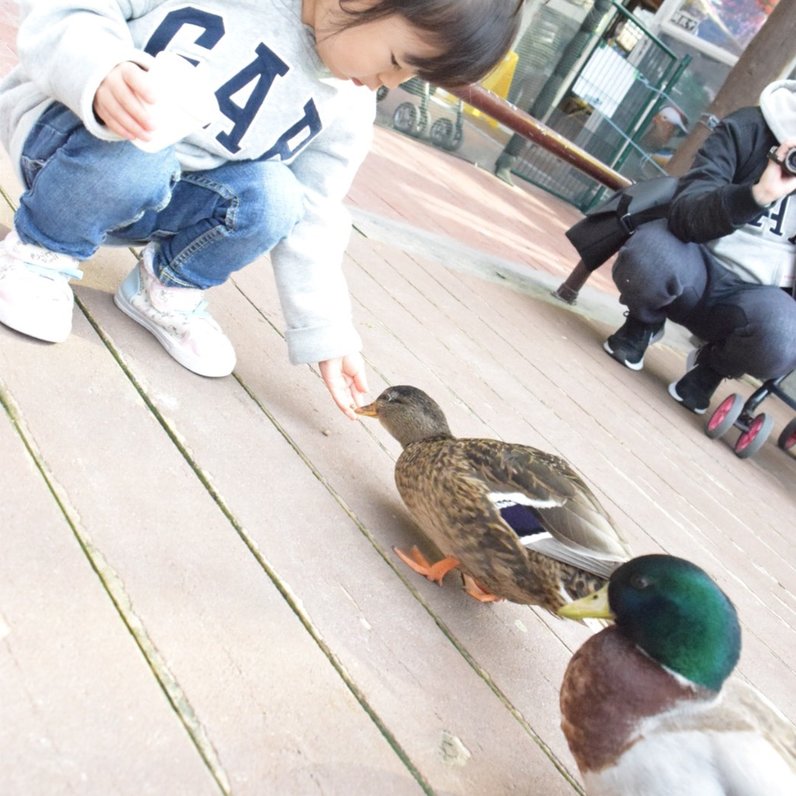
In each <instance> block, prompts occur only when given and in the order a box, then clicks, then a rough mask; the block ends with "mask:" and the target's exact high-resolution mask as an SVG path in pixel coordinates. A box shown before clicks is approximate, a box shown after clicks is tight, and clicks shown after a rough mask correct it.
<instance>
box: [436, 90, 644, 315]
mask: <svg viewBox="0 0 796 796" xmlns="http://www.w3.org/2000/svg"><path fill="white" fill-rule="evenodd" d="M448 91H449V92H450V93H451V94H455V95H456V96H457V97H459V98H460V99H462V100H463V101H464V102H466V103H467V104H468V105H472V106H473V107H474V108H476V109H477V110H479V111H481V112H482V113H485V114H487V115H488V116H491V117H492V118H493V119H496V120H497V121H499V122H500V123H501V124H504V125H505V126H506V127H508V128H509V129H510V130H513V131H514V132H515V133H519V134H520V135H522V136H524V137H525V138H527V139H528V140H529V141H532V142H533V143H535V144H538V145H539V146H541V147H542V148H543V149H546V150H547V151H548V152H550V153H552V154H553V155H555V156H556V157H559V158H561V160H565V161H566V162H567V163H569V164H570V165H571V166H574V167H575V168H576V169H579V170H580V171H582V172H583V173H584V174H587V175H588V176H589V177H591V178H592V179H595V180H597V182H599V183H602V184H603V185H605V186H606V187H608V188H612V189H613V190H615V191H618V190H619V189H620V188H627V186H628V185H632V184H633V181H632V180H630V179H628V178H627V177H625V176H624V175H623V174H620V173H619V172H618V171H614V170H613V169H612V168H611V167H610V166H606V165H605V163H603V162H602V161H601V160H598V159H597V158H595V157H594V156H593V155H590V154H589V153H588V152H586V151H585V150H584V149H581V148H580V147H579V146H576V145H575V144H573V143H572V141H570V140H568V139H567V138H564V136H562V135H560V134H559V133H557V132H556V131H555V130H553V129H551V128H550V127H548V126H547V125H546V124H544V123H543V122H540V121H538V120H537V119H534V118H533V116H530V115H529V114H527V113H525V111H521V110H520V109H519V108H518V107H517V106H516V105H512V104H511V103H510V102H508V101H507V100H504V99H503V98H502V97H499V96H498V95H497V94H494V93H493V92H491V91H488V90H487V89H485V88H483V87H482V86H477V85H469V86H464V87H462V88H458V89H448ZM590 274H591V271H589V269H588V268H586V266H585V265H584V264H583V261H579V262H578V263H577V265H576V266H575V267H574V268H573V269H572V272H571V273H570V275H569V276H568V277H567V279H566V280H565V281H564V282H562V283H561V284H560V285H559V286H558V289H557V290H554V291H553V295H554V296H556V298H559V299H561V300H562V301H565V302H566V303H567V304H574V303H575V301H576V300H577V298H578V292H579V291H580V289H581V288H582V287H583V285H584V284H585V283H586V280H587V279H588V278H589V276H590Z"/></svg>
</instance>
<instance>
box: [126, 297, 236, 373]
mask: <svg viewBox="0 0 796 796" xmlns="http://www.w3.org/2000/svg"><path fill="white" fill-rule="evenodd" d="M113 303H114V304H116V306H117V307H118V308H119V309H120V310H121V311H122V312H123V313H124V314H125V315H126V316H127V317H128V318H131V319H132V320H134V321H135V322H136V323H137V324H138V325H139V326H143V327H144V329H146V330H147V331H148V332H149V333H150V334H152V335H153V336H154V338H155V339H156V340H157V341H158V342H159V343H160V344H161V345H162V346H163V348H164V349H165V350H166V353H168V355H169V356H170V357H171V358H172V359H174V360H175V361H176V362H179V363H180V365H182V366H183V367H184V368H186V369H187V370H190V371H191V373H196V374H197V375H198V376H207V377H208V378H211V379H219V378H222V377H224V376H229V374H230V373H232V371H233V369H234V367H235V365H234V363H233V365H232V367H231V368H224V369H222V370H212V369H210V368H208V367H207V363H206V362H203V361H201V360H198V359H196V358H195V357H192V356H189V355H188V354H186V353H185V351H182V350H181V349H179V348H177V347H176V346H174V344H173V343H172V341H171V338H169V337H168V335H166V334H164V333H163V330H162V329H161V328H160V327H159V326H157V325H156V324H154V323H152V321H150V320H149V318H147V317H146V316H145V315H141V313H139V312H138V310H137V309H136V308H135V307H134V306H133V305H132V304H131V303H130V302H129V301H128V300H127V297H126V296H125V295H124V293H123V292H122V289H121V288H119V290H117V291H116V293H115V294H114V296H113Z"/></svg>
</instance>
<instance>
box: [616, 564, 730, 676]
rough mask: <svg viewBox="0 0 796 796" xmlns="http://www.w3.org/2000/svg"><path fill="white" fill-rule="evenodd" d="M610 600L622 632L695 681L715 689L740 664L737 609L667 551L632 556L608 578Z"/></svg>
mask: <svg viewBox="0 0 796 796" xmlns="http://www.w3.org/2000/svg"><path fill="white" fill-rule="evenodd" d="M608 602H609V605H610V607H611V612H612V613H613V615H614V617H615V620H616V625H617V627H618V628H619V630H620V631H621V632H622V633H623V634H624V635H626V636H627V637H628V638H629V639H630V640H631V641H633V642H635V643H636V644H637V645H638V646H639V647H640V648H641V649H643V650H644V651H645V652H646V653H647V654H648V655H649V656H650V657H651V658H654V659H655V660H657V661H658V662H659V663H662V664H663V665H664V666H666V667H667V668H669V669H671V670H672V671H675V672H677V673H678V674H680V675H682V676H683V677H686V678H687V679H688V680H691V681H692V682H694V683H697V684H699V685H702V686H705V687H706V688H710V689H711V690H713V691H718V690H719V689H720V688H721V685H722V683H723V682H724V680H726V679H727V677H728V676H729V675H730V673H731V672H732V670H733V669H734V668H735V665H736V664H737V662H738V657H739V656H740V653H741V627H740V624H739V622H738V615H737V613H736V611H735V607H734V606H733V604H732V603H731V602H730V600H729V598H728V597H727V595H726V594H725V593H724V592H723V591H722V590H721V589H720V588H719V587H718V586H717V585H716V583H715V582H714V581H713V580H712V579H711V578H710V577H709V576H708V574H707V573H706V572H705V571H704V570H702V569H700V568H699V567H698V566H696V565H695V564H692V563H691V562H690V561H686V560H684V559H682V558H676V557H674V556H667V555H648V556H640V557H638V558H634V559H631V560H630V561H628V562H627V563H625V564H622V566H620V567H619V568H618V569H616V570H615V572H614V573H613V575H612V576H611V579H610V581H609V584H608Z"/></svg>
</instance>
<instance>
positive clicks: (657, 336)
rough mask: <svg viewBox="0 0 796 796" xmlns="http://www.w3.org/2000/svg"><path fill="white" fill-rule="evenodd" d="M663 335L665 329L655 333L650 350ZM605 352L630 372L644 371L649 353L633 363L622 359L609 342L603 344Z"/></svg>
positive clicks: (650, 342)
mask: <svg viewBox="0 0 796 796" xmlns="http://www.w3.org/2000/svg"><path fill="white" fill-rule="evenodd" d="M663 335H664V330H663V329H659V330H658V331H657V332H655V334H654V335H652V337H651V338H650V341H649V343H648V344H647V348H649V347H650V346H651V345H652V344H653V343H657V342H658V340H660V339H661V338H662V337H663ZM603 351H605V352H606V353H607V354H608V355H609V356H610V357H612V358H613V359H615V360H616V361H617V362H619V363H620V364H622V365H624V366H625V367H626V368H630V370H635V371H639V370H643V369H644V355H645V354H646V353H647V352H646V351H645V352H644V355H642V357H641V359H640V360H639V361H638V362H631V361H630V360H628V359H626V358H624V357H622V356H621V354H617V353H616V352H615V351H614V350H613V349H612V348H611V345H610V343H609V342H608V340H606V341H605V342H604V343H603Z"/></svg>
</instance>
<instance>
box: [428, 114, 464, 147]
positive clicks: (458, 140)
mask: <svg viewBox="0 0 796 796" xmlns="http://www.w3.org/2000/svg"><path fill="white" fill-rule="evenodd" d="M429 135H430V136H431V143H432V144H434V145H435V146H438V147H439V148H440V149H447V150H448V151H449V152H453V151H454V150H456V149H458V148H459V147H460V146H461V145H462V135H461V131H460V130H458V129H457V128H456V126H455V125H454V124H453V122H452V121H451V120H450V119H437V121H435V122H434V124H432V125H431V131H430V133H429Z"/></svg>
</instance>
